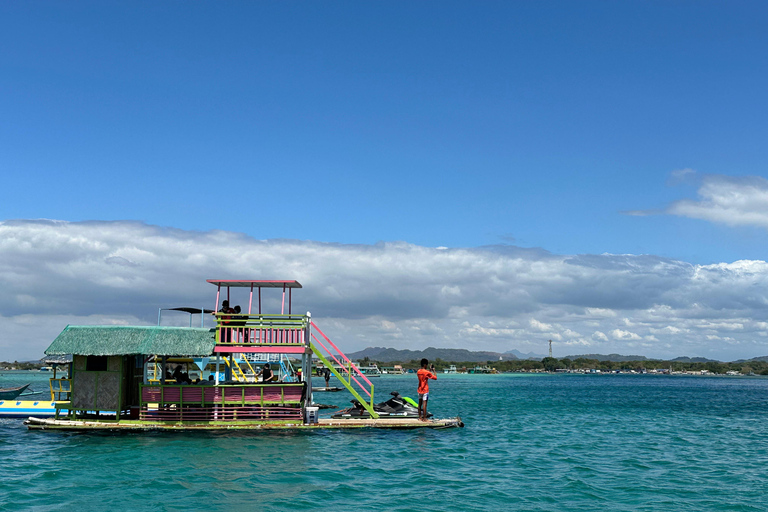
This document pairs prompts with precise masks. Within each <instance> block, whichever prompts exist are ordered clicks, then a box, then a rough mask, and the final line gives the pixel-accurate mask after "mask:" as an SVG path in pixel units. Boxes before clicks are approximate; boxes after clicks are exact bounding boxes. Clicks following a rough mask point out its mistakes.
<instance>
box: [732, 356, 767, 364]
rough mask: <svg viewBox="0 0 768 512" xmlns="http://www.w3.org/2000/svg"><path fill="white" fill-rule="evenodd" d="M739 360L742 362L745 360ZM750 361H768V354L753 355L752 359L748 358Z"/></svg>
mask: <svg viewBox="0 0 768 512" xmlns="http://www.w3.org/2000/svg"><path fill="white" fill-rule="evenodd" d="M739 361H740V362H741V361H743V360H739ZM748 361H761V362H763V363H768V356H760V357H753V358H752V359H748Z"/></svg>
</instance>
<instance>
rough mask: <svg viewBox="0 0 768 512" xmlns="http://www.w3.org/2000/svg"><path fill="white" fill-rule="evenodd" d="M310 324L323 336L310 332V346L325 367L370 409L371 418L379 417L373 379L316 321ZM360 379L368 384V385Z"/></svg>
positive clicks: (366, 408) (361, 403)
mask: <svg viewBox="0 0 768 512" xmlns="http://www.w3.org/2000/svg"><path fill="white" fill-rule="evenodd" d="M310 324H311V325H312V329H313V330H314V331H317V332H318V333H319V334H320V336H321V337H322V340H320V339H319V338H318V337H317V336H315V333H314V332H312V333H311V334H310V336H311V340H310V347H311V348H312V352H313V353H314V354H315V355H316V356H317V357H318V359H320V361H322V362H323V364H324V365H325V367H326V368H328V369H329V370H331V372H332V373H333V374H334V375H335V376H336V378H337V379H339V380H340V381H341V383H342V384H344V387H346V388H347V389H348V390H349V392H350V393H352V395H353V396H354V397H355V398H356V399H357V401H358V402H360V405H362V406H363V407H365V410H367V411H368V413H369V414H370V415H371V418H374V419H375V418H378V417H379V415H378V414H377V413H376V412H375V411H374V410H373V384H372V383H371V381H370V380H368V377H366V376H365V375H363V372H361V371H360V369H359V368H357V366H355V365H354V364H353V363H352V361H350V360H349V358H348V357H347V356H345V355H344V353H343V352H342V351H341V350H339V347H337V346H336V345H335V344H334V343H333V342H332V341H331V339H330V338H329V337H328V336H326V335H325V334H324V333H323V331H321V330H320V329H319V328H318V327H317V325H316V324H315V323H314V322H310ZM329 358H330V359H332V360H333V361H334V362H335V363H336V365H334V364H332V363H331V361H330V359H329ZM335 366H338V367H339V368H340V369H341V373H340V372H339V370H337V369H336V367H335ZM360 381H363V382H365V383H366V384H368V387H366V386H365V384H363V383H361V382H360ZM353 382H354V384H356V385H357V387H358V388H359V389H360V390H361V391H362V392H363V393H364V394H365V395H367V396H368V399H367V400H366V399H365V398H363V397H362V396H361V395H360V393H358V391H357V389H355V386H353Z"/></svg>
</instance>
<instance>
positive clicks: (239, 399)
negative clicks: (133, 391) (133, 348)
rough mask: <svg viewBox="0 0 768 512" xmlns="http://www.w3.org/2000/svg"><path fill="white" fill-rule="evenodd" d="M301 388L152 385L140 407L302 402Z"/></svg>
mask: <svg viewBox="0 0 768 512" xmlns="http://www.w3.org/2000/svg"><path fill="white" fill-rule="evenodd" d="M302 393H303V386H302V385H297V384H293V385H290V384H289V385H284V384H266V385H265V384H258V385H250V386H195V385H149V386H142V388H141V402H142V403H141V405H142V406H144V405H146V404H149V403H157V404H161V405H167V404H178V405H183V406H187V405H190V406H195V405H200V406H206V405H213V404H225V403H234V404H238V403H239V404H240V405H248V404H265V403H280V404H284V403H288V402H290V403H299V402H301V397H302Z"/></svg>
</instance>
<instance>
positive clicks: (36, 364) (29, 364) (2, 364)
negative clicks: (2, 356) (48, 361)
mask: <svg viewBox="0 0 768 512" xmlns="http://www.w3.org/2000/svg"><path fill="white" fill-rule="evenodd" d="M42 366H43V363H42V362H40V361H22V362H21V363H20V362H18V361H14V362H12V363H10V362H8V361H0V368H16V369H17V370H39V369H40V368H42Z"/></svg>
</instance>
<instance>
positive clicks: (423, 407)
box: [416, 359, 437, 421]
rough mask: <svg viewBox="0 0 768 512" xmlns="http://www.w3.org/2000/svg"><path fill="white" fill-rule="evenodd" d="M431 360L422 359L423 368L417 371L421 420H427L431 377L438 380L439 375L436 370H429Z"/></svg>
mask: <svg viewBox="0 0 768 512" xmlns="http://www.w3.org/2000/svg"><path fill="white" fill-rule="evenodd" d="M428 365H429V361H428V360H426V359H422V360H421V369H420V370H419V371H417V372H416V376H417V377H418V378H419V389H418V390H417V392H418V393H419V419H420V420H421V421H427V400H428V399H429V379H435V380H437V376H436V375H435V374H434V372H431V371H429V370H427V366H428Z"/></svg>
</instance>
